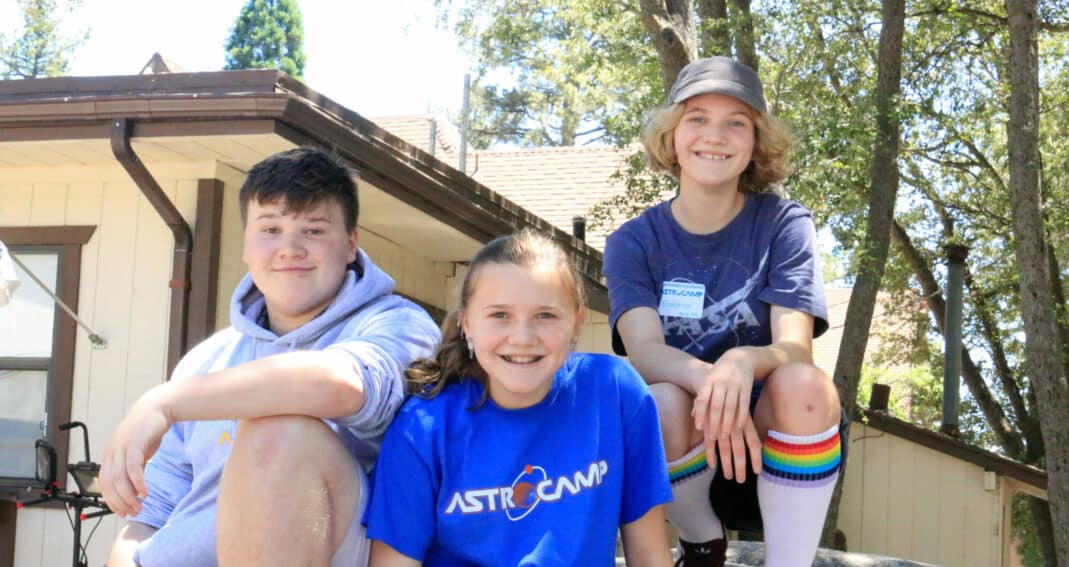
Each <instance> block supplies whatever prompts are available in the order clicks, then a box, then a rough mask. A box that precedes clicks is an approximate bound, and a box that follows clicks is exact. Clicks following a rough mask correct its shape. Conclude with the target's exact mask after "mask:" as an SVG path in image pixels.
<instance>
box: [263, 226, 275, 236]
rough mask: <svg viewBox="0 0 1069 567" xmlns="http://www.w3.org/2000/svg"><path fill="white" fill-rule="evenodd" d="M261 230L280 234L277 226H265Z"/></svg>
mask: <svg viewBox="0 0 1069 567" xmlns="http://www.w3.org/2000/svg"><path fill="white" fill-rule="evenodd" d="M260 232H265V233H267V234H278V232H279V231H278V227H277V226H265V227H263V228H261V229H260Z"/></svg>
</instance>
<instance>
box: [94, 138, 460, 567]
mask: <svg viewBox="0 0 1069 567" xmlns="http://www.w3.org/2000/svg"><path fill="white" fill-rule="evenodd" d="M239 199H240V203H241V216H242V221H243V222H244V227H245V232H244V253H243V256H242V258H243V260H244V261H245V263H246V264H247V265H248V268H249V273H248V275H246V276H245V278H244V279H243V280H242V281H241V283H240V284H238V287H237V289H236V290H235V291H234V295H233V297H232V300H231V306H230V319H231V327H229V328H227V329H225V330H222V331H220V332H218V333H216V334H215V335H214V336H212V337H211V338H209V339H207V340H206V341H204V342H203V343H201V344H200V345H198V346H196V347H195V348H194V349H193V350H192V351H190V352H189V354H187V355H186V356H185V357H183V358H182V360H181V361H180V362H179V364H178V366H177V368H175V371H174V376H173V379H172V380H171V381H170V382H167V383H165V384H161V385H160V386H157V387H155V388H153V389H152V390H149V391H148V392H147V393H145V395H144V396H142V397H141V399H139V400H138V401H137V403H135V404H134V406H133V407H132V408H131V409H130V411H129V413H128V414H127V416H126V418H125V419H124V420H123V422H122V423H121V424H120V425H119V427H118V429H117V430H116V431H115V433H114V434H113V435H112V438H111V440H110V442H109V444H108V448H107V450H106V451H105V454H104V460H103V463H102V467H101V473H100V480H101V484H102V492H103V494H104V498H105V500H106V501H107V503H108V506H109V507H110V508H111V509H112V510H113V511H114V512H115V513H117V514H119V515H122V516H128V517H129V522H128V523H127V525H126V526H125V527H123V528H122V530H121V531H120V532H119V534H118V537H117V538H116V540H115V544H114V546H113V547H112V552H111V558H110V560H109V565H112V566H119V565H142V566H144V567H157V566H171V565H174V566H179V565H198V566H202V565H215V564H217V563H224V564H228V565H235V564H238V565H267V564H270V565H327V564H330V565H332V566H333V565H364V564H365V563H366V561H367V550H368V543H367V540H366V538H365V537H364V529H363V526H362V525H361V516H362V514H363V509H364V505H365V503H366V500H367V490H368V484H367V475H366V473H367V471H368V470H369V469H370V468H371V466H372V465H373V464H374V460H375V457H376V456H377V454H378V449H379V444H380V442H381V440H382V435H383V432H384V430H385V428H386V426H387V425H388V424H389V422H390V419H391V418H392V417H393V414H394V412H395V411H396V410H397V408H398V406H399V405H400V403H401V399H402V395H403V392H404V388H403V383H402V377H403V372H404V369H405V368H406V367H407V366H408V364H409V362H411V361H412V360H414V359H416V358H420V357H426V356H429V355H430V354H431V353H432V352H433V349H434V347H435V345H436V344H437V342H438V340H439V331H438V329H437V327H436V326H435V324H434V322H433V321H432V320H431V318H430V317H428V316H427V314H426V313H425V312H424V311H423V310H422V309H420V308H419V307H418V306H416V305H414V304H412V303H411V302H409V301H407V300H405V299H403V298H401V297H399V296H396V295H393V294H392V291H393V289H394V282H393V280H392V279H391V278H390V277H389V276H388V275H386V273H384V272H383V271H382V270H381V269H379V268H378V267H377V266H375V264H373V263H372V262H371V260H370V259H369V258H368V257H367V255H366V254H365V253H364V252H363V251H362V250H360V249H359V248H358V247H357V228H356V219H357V214H358V208H359V207H358V201H357V196H356V184H355V182H354V181H353V178H352V176H351V174H350V172H349V170H348V169H347V168H345V167H344V166H343V165H341V164H340V163H338V162H337V161H336V160H335V159H334V158H333V157H331V156H330V155H328V154H326V153H324V152H323V151H321V150H318V149H313V148H299V149H294V150H290V151H286V152H282V153H280V154H276V155H273V156H270V157H268V158H266V159H265V160H263V161H261V162H260V163H259V164H257V165H255V166H254V167H253V168H252V169H251V170H250V171H249V174H248V178H247V179H246V181H245V184H244V185H243V186H242V188H241V192H240V197H239ZM146 461H147V464H146Z"/></svg>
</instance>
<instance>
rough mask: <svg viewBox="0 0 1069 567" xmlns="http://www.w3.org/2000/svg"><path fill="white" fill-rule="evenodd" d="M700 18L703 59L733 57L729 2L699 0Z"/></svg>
mask: <svg viewBox="0 0 1069 567" xmlns="http://www.w3.org/2000/svg"><path fill="white" fill-rule="evenodd" d="M698 17H699V18H700V21H701V39H702V43H701V50H700V53H701V55H702V57H711V56H713V55H723V56H725V57H731V26H730V25H729V23H728V5H727V0H698Z"/></svg>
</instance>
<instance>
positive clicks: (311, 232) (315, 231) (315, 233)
mask: <svg viewBox="0 0 1069 567" xmlns="http://www.w3.org/2000/svg"><path fill="white" fill-rule="evenodd" d="M304 233H305V234H307V235H309V236H319V235H321V234H323V229H321V228H309V229H308V230H306V231H304Z"/></svg>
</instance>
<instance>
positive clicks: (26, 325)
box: [0, 227, 95, 491]
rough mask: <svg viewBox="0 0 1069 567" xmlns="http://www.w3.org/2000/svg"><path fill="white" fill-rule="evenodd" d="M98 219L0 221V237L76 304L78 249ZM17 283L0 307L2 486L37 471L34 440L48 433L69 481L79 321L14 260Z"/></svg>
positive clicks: (23, 482)
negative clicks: (57, 223) (67, 223)
mask: <svg viewBox="0 0 1069 567" xmlns="http://www.w3.org/2000/svg"><path fill="white" fill-rule="evenodd" d="M94 230H95V227H18V228H12V227H0V240H2V241H3V242H4V243H5V244H6V245H7V247H8V249H9V250H10V252H11V253H12V254H13V255H14V256H16V257H17V258H18V259H19V261H21V262H22V263H23V264H25V265H26V267H27V268H29V270H30V271H31V272H33V274H34V275H36V276H37V279H39V280H41V282H42V283H43V284H44V285H45V286H47V287H48V288H49V290H51V291H52V292H53V293H55V294H56V295H57V296H59V298H60V299H62V300H63V302H64V303H66V304H67V305H68V306H69V307H70V308H71V309H72V310H74V311H75V312H77V310H78V279H79V276H80V271H81V249H82V245H83V244H85V242H87V241H88V240H89V238H90V236H92V234H93V231H94ZM16 272H17V273H18V277H19V280H21V282H22V284H21V285H20V286H19V288H18V290H17V291H16V292H15V296H14V298H13V301H12V302H11V303H10V304H8V305H7V306H5V307H3V308H0V491H3V490H8V491H10V490H11V489H22V488H25V487H26V486H29V485H32V484H33V481H34V479H35V472H36V458H35V448H34V444H35V442H36V440H37V439H41V438H44V439H47V440H48V442H49V443H50V444H51V445H52V446H53V447H55V449H56V452H57V471H58V475H57V479H58V480H59V482H60V485H61V486H63V485H64V484H65V482H66V477H67V474H66V463H67V462H68V456H67V455H68V451H67V445H68V444H67V434H66V433H65V432H60V431H59V430H58V428H57V426H58V425H60V424H62V423H65V422H67V421H70V406H71V387H72V384H73V379H74V352H75V348H74V347H75V342H76V340H77V339H78V335H77V326H76V324H75V322H74V320H73V319H71V318H70V317H69V316H68V315H67V313H66V312H64V311H63V310H62V309H61V308H59V307H58V306H57V305H56V304H55V303H54V302H53V301H52V298H51V297H49V295H48V294H47V293H45V292H44V290H42V289H41V286H40V285H39V284H38V283H37V282H35V281H34V279H33V278H32V277H30V276H29V275H28V274H26V272H25V271H24V270H23V269H22V268H21V267H19V266H16Z"/></svg>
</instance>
